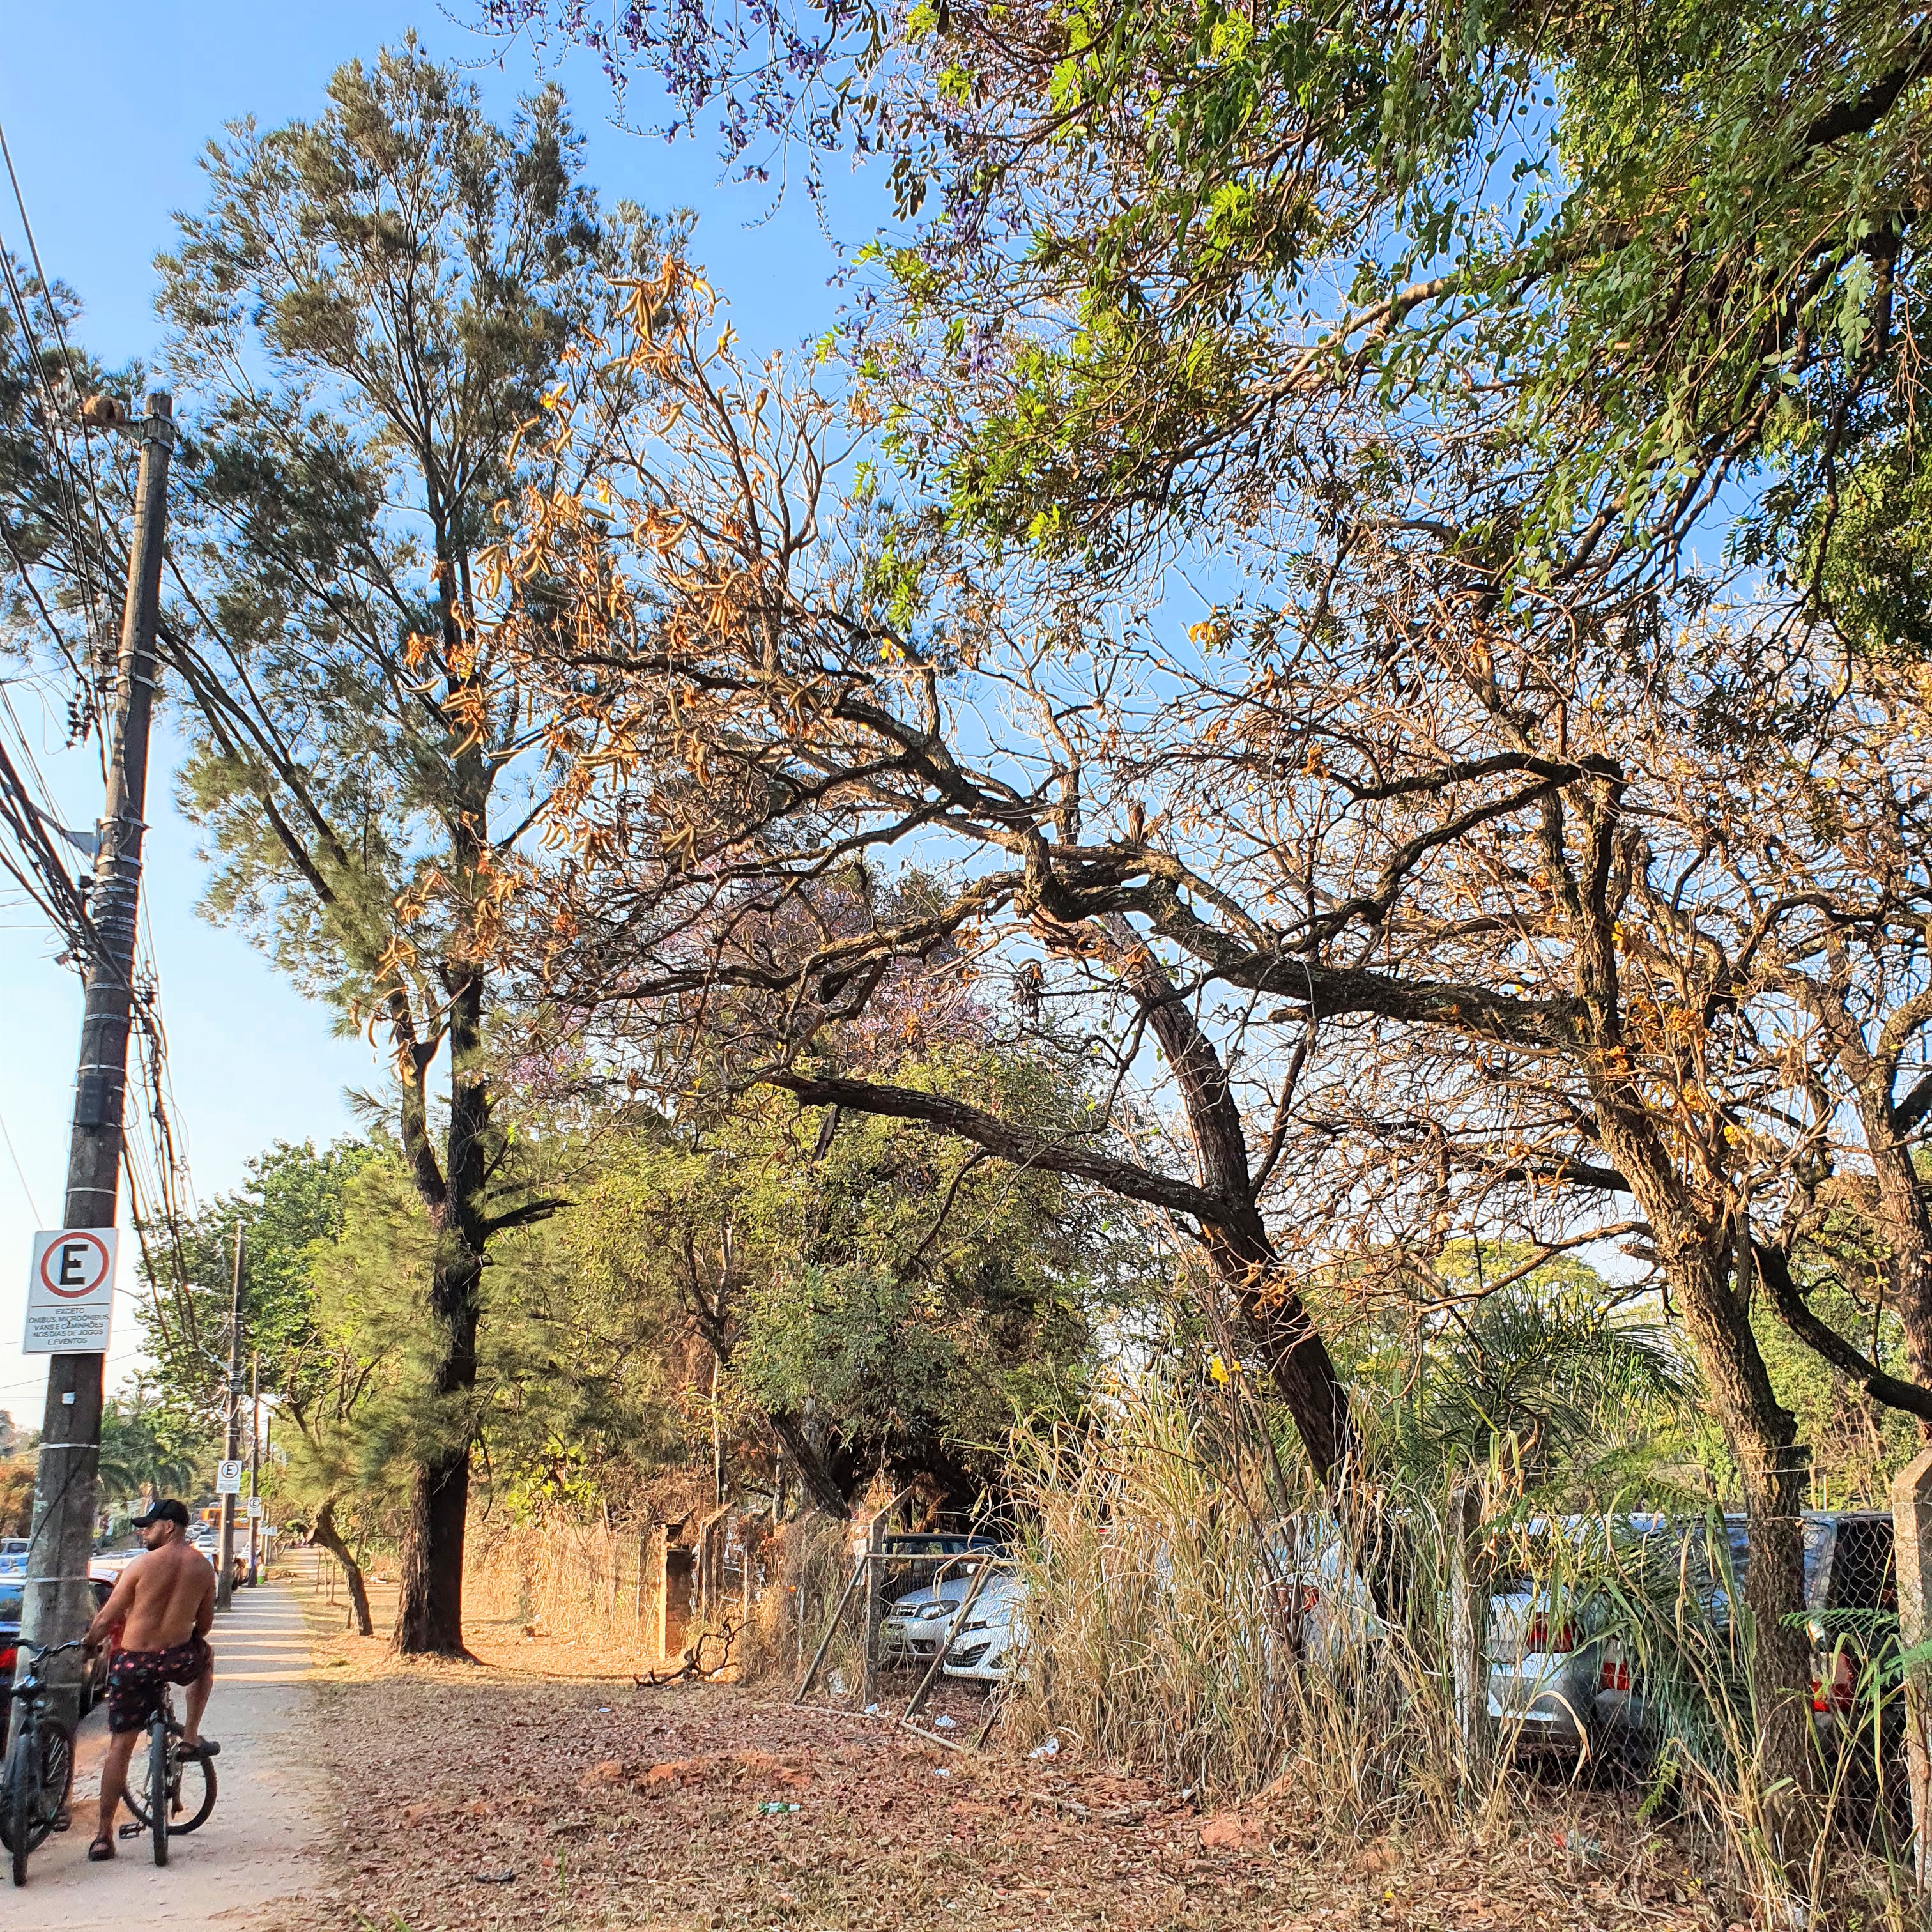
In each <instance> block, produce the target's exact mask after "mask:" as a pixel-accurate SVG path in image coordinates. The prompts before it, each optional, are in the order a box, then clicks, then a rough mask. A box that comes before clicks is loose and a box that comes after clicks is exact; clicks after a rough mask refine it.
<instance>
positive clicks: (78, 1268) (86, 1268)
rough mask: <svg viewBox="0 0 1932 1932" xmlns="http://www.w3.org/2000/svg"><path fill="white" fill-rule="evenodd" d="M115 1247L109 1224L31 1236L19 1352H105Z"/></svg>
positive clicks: (111, 1312)
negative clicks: (23, 1334) (24, 1328)
mask: <svg viewBox="0 0 1932 1932" xmlns="http://www.w3.org/2000/svg"><path fill="white" fill-rule="evenodd" d="M117 1247H118V1235H117V1234H116V1232H115V1230H114V1229H112V1228H56V1229H52V1231H51V1232H43V1233H40V1234H37V1235H35V1236H34V1259H33V1265H32V1266H31V1269H30V1270H29V1271H28V1277H27V1332H26V1338H25V1340H23V1341H22V1343H21V1344H20V1349H21V1352H22V1353H23V1354H24V1355H105V1354H106V1353H107V1337H108V1334H109V1332H110V1330H111V1329H112V1328H113V1316H114V1259H115V1250H116V1248H117Z"/></svg>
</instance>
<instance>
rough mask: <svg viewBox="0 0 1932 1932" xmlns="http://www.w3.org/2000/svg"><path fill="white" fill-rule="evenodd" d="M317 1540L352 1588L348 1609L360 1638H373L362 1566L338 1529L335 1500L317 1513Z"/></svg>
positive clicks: (374, 1632)
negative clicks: (333, 1559) (350, 1551)
mask: <svg viewBox="0 0 1932 1932" xmlns="http://www.w3.org/2000/svg"><path fill="white" fill-rule="evenodd" d="M314 1541H316V1542H317V1543H319V1544H321V1545H322V1547H323V1549H325V1550H327V1551H328V1552H329V1555H330V1556H332V1557H334V1558H335V1560H336V1562H338V1564H340V1565H341V1567H342V1576H343V1580H344V1582H345V1583H347V1585H348V1586H349V1607H350V1613H351V1614H352V1615H353V1616H354V1618H355V1619H356V1635H357V1636H358V1637H373V1636H374V1635H375V1634H376V1626H375V1624H374V1621H373V1620H372V1619H371V1616H370V1615H369V1589H368V1585H367V1584H366V1583H365V1582H364V1581H363V1577H362V1565H361V1564H359V1562H356V1559H355V1558H354V1557H353V1556H351V1555H350V1553H349V1546H348V1544H346V1543H344V1541H343V1540H342V1532H341V1531H340V1530H338V1529H337V1528H336V1526H335V1498H334V1497H333V1496H330V1497H329V1498H327V1499H326V1500H325V1501H324V1502H323V1505H322V1507H321V1508H320V1509H319V1510H317V1511H316V1513H315V1525H314Z"/></svg>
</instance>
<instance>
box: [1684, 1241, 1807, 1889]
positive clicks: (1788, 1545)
mask: <svg viewBox="0 0 1932 1932" xmlns="http://www.w3.org/2000/svg"><path fill="white" fill-rule="evenodd" d="M1660 1252H1661V1253H1662V1258H1663V1260H1664V1268H1665V1271H1666V1273H1667V1276H1668V1277H1669V1279H1670V1284H1671V1286H1672V1288H1673V1290H1674V1291H1675V1292H1676V1296H1677V1300H1678V1305H1679V1308H1680V1310H1681V1311H1682V1315H1683V1319H1684V1325H1685V1329H1686V1330H1687V1331H1688V1334H1689V1335H1690V1337H1691V1346H1692V1347H1693V1348H1694V1349H1695V1351H1696V1352H1697V1361H1698V1364H1699V1367H1700V1368H1701V1369H1702V1370H1703V1374H1704V1379H1705V1382H1706V1385H1707V1387H1708V1388H1709V1392H1710V1396H1711V1401H1712V1407H1713V1408H1714V1409H1715V1410H1716V1412H1717V1414H1718V1419H1719V1421H1721V1424H1723V1427H1724V1436H1725V1439H1726V1441H1727V1442H1728V1444H1729V1445H1730V1451H1731V1454H1732V1455H1733V1457H1735V1458H1736V1461H1737V1465H1738V1476H1739V1484H1740V1486H1741V1487H1742V1490H1743V1491H1744V1502H1745V1513H1746V1515H1747V1517H1748V1519H1749V1533H1750V1538H1751V1560H1750V1562H1749V1563H1748V1565H1747V1566H1746V1569H1745V1608H1746V1610H1748V1612H1749V1613H1750V1617H1751V1627H1752V1630H1753V1632H1754V1643H1753V1646H1752V1649H1751V1699H1752V1704H1753V1709H1754V1716H1755V1718H1756V1721H1757V1742H1758V1761H1759V1767H1760V1774H1761V1775H1762V1777H1763V1780H1764V1783H1765V1785H1766V1790H1767V1791H1768V1792H1770V1793H1773V1795H1772V1796H1771V1797H1770V1798H1769V1799H1768V1802H1767V1805H1766V1815H1767V1817H1768V1818H1769V1820H1771V1821H1772V1825H1773V1827H1774V1829H1780V1827H1781V1825H1782V1824H1784V1823H1786V1822H1788V1821H1792V1820H1793V1819H1794V1817H1795V1815H1796V1813H1795V1809H1794V1806H1793V1803H1792V1802H1790V1801H1791V1800H1792V1799H1796V1797H1798V1796H1799V1795H1801V1794H1802V1793H1805V1791H1807V1790H1809V1788H1810V1787H1811V1637H1810V1635H1809V1634H1808V1631H1806V1629H1805V1621H1804V1610H1805V1543H1804V1532H1803V1529H1802V1523H1801V1521H1800V1513H1801V1512H1802V1510H1803V1509H1804V1507H1805V1487H1806V1477H1807V1474H1808V1470H1809V1467H1810V1457H1809V1454H1808V1451H1806V1450H1805V1448H1804V1447H1803V1445H1801V1444H1800V1443H1799V1441H1798V1439H1797V1438H1798V1425H1797V1422H1796V1418H1794V1417H1793V1415H1792V1414H1791V1412H1790V1410H1789V1409H1786V1408H1785V1407H1784V1405H1783V1404H1782V1403H1780V1402H1779V1401H1778V1397H1777V1396H1776V1394H1775V1392H1774V1391H1773V1390H1772V1386H1771V1377H1770V1375H1769V1372H1768V1371H1767V1370H1766V1367H1765V1364H1764V1358H1763V1355H1761V1354H1760V1352H1759V1349H1758V1346H1757V1337H1756V1336H1755V1335H1754V1334H1752V1332H1751V1290H1752V1287H1753V1285H1754V1281H1755V1278H1756V1271H1755V1269H1754V1267H1753V1265H1752V1264H1751V1259H1750V1250H1749V1249H1748V1247H1745V1246H1744V1244H1739V1255H1738V1257H1737V1265H1736V1269H1735V1271H1733V1268H1732V1266H1731V1262H1732V1259H1733V1256H1732V1253H1731V1244H1730V1243H1729V1242H1728V1241H1725V1242H1722V1243H1719V1242H1718V1241H1704V1242H1698V1243H1696V1244H1692V1243H1691V1242H1688V1241H1687V1242H1685V1244H1682V1246H1680V1247H1678V1248H1677V1250H1676V1252H1675V1253H1671V1252H1668V1251H1665V1250H1660ZM1778 1787H1782V1788H1783V1790H1784V1793H1786V1796H1785V1797H1784V1798H1783V1799H1780V1798H1779V1797H1778V1796H1776V1795H1775V1793H1776V1790H1777V1788H1778ZM1790 1849H1791V1850H1792V1851H1793V1852H1794V1853H1795V1852H1796V1851H1797V1850H1798V1849H1799V1848H1798V1846H1796V1845H1795V1844H1794V1845H1793V1846H1791V1847H1790Z"/></svg>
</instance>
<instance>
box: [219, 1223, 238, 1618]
mask: <svg viewBox="0 0 1932 1932" xmlns="http://www.w3.org/2000/svg"><path fill="white" fill-rule="evenodd" d="M243 1240H244V1238H243V1235H242V1223H240V1221H239V1220H238V1221H237V1222H236V1223H235V1286H234V1290H233V1292H232V1293H231V1294H230V1295H229V1300H228V1446H227V1447H226V1448H225V1449H224V1450H223V1451H222V1454H223V1455H224V1456H226V1457H227V1459H228V1460H229V1462H231V1463H239V1462H240V1461H241V1460H242V1253H243ZM234 1596H235V1492H234V1491H233V1490H227V1491H226V1492H225V1493H223V1496H222V1499H221V1563H220V1568H219V1569H218V1570H217V1571H216V1573H215V1578H214V1607H215V1608H216V1609H217V1610H226V1609H227V1607H228V1606H229V1604H230V1603H231V1602H232V1601H233V1600H234Z"/></svg>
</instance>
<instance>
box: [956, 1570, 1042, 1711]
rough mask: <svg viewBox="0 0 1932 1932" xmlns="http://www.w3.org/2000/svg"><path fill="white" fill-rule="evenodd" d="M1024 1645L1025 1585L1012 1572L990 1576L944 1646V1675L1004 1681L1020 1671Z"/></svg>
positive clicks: (987, 1681) (977, 1680)
mask: <svg viewBox="0 0 1932 1932" xmlns="http://www.w3.org/2000/svg"><path fill="white" fill-rule="evenodd" d="M1026 1644H1027V1629H1026V1586H1025V1583H1022V1581H1021V1580H1020V1579H1019V1577H1015V1576H1012V1575H1004V1576H998V1577H992V1578H990V1579H989V1580H988V1582H987V1584H986V1588H985V1589H983V1590H982V1591H981V1592H980V1598H979V1601H978V1602H977V1603H976V1604H974V1606H973V1610H972V1614H971V1616H968V1618H967V1619H966V1621H965V1624H964V1625H962V1626H961V1628H960V1630H959V1634H958V1635H957V1636H956V1637H954V1638H953V1641H952V1643H950V1645H949V1646H947V1652H946V1663H945V1667H944V1668H945V1671H946V1674H947V1676H949V1677H963V1678H968V1679H973V1680H974V1681H976V1682H980V1683H982V1684H1004V1683H1006V1682H1008V1681H1009V1680H1010V1679H1012V1678H1013V1677H1015V1676H1019V1675H1021V1674H1022V1673H1024V1671H1025V1667H1026Z"/></svg>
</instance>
